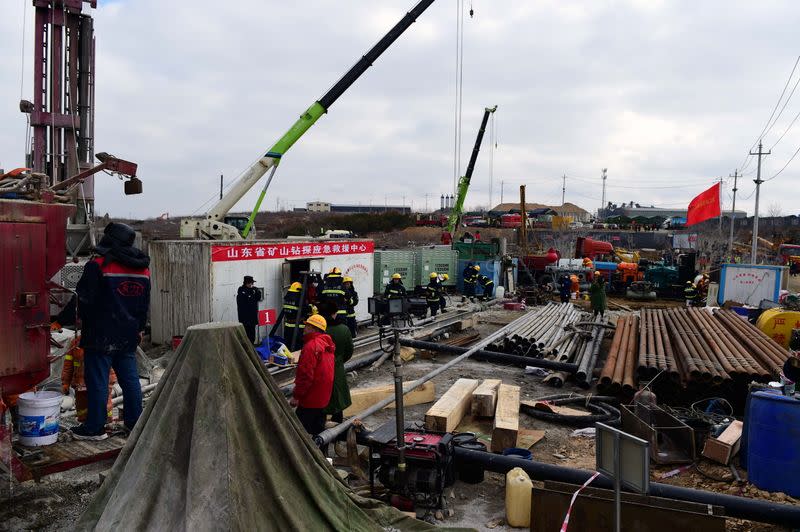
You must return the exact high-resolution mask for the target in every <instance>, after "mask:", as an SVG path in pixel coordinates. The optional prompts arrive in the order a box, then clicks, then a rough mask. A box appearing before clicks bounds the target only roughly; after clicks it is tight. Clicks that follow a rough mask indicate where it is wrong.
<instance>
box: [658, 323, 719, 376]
mask: <svg viewBox="0 0 800 532" xmlns="http://www.w3.org/2000/svg"><path fill="white" fill-rule="evenodd" d="M665 315H666V316H667V320H668V322H669V326H670V334H671V337H672V340H674V341H675V343H676V344H677V346H678V350H679V352H680V353H681V356H683V357H684V361H685V362H686V363H687V366H688V368H689V371H690V373H691V375H692V380H696V381H699V382H710V381H711V371H710V368H709V366H708V365H707V364H706V362H705V360H703V359H702V358H701V357H700V356H699V355H698V354H697V352H696V350H695V348H694V345H693V344H692V343H691V341H690V340H689V336H688V334H687V333H686V331H685V330H684V329H683V326H682V325H681V323H680V322H679V321H678V318H677V315H676V313H675V312H673V311H667V312H666V313H665Z"/></svg>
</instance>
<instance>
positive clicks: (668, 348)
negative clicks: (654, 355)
mask: <svg viewBox="0 0 800 532" xmlns="http://www.w3.org/2000/svg"><path fill="white" fill-rule="evenodd" d="M656 323H657V324H658V330H659V335H660V336H661V343H662V345H663V348H664V361H665V364H666V365H665V367H666V369H667V372H668V373H669V376H670V378H671V379H672V380H673V381H674V382H680V381H681V368H680V366H678V362H677V361H676V360H675V352H674V351H673V349H672V343H671V342H670V341H669V333H667V326H666V322H665V320H664V311H663V310H659V311H658V313H657V314H656Z"/></svg>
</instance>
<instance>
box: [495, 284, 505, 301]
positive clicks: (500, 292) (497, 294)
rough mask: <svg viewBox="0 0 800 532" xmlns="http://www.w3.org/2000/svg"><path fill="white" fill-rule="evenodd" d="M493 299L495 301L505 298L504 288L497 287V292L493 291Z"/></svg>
mask: <svg viewBox="0 0 800 532" xmlns="http://www.w3.org/2000/svg"><path fill="white" fill-rule="evenodd" d="M494 297H496V298H497V299H503V298H504V297H506V287H505V286H498V287H497V290H495V291H494Z"/></svg>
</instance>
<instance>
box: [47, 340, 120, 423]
mask: <svg viewBox="0 0 800 532" xmlns="http://www.w3.org/2000/svg"><path fill="white" fill-rule="evenodd" d="M78 342H80V334H76V335H75V338H74V339H73V340H72V342H71V343H70V346H69V350H68V351H67V354H66V355H64V366H63V368H62V369H61V392H62V393H63V394H64V395H69V389H70V388H72V389H73V390H75V413H76V414H77V418H78V421H80V422H81V423H83V422H84V421H86V415H87V413H88V407H89V396H88V392H87V391H86V382H85V380H84V378H83V367H84V364H83V355H84V352H83V348H82V347H80V346H79V345H78ZM116 382H117V375H116V373H114V370H113V369H111V370H110V373H109V379H108V400H107V401H106V412H107V416H106V420H107V422H108V423H111V419H112V417H113V408H114V405H113V404H112V402H111V392H112V389H113V388H114V384H116Z"/></svg>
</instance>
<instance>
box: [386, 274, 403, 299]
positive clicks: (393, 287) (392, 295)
mask: <svg viewBox="0 0 800 532" xmlns="http://www.w3.org/2000/svg"><path fill="white" fill-rule="evenodd" d="M383 296H384V297H388V298H389V299H396V298H400V297H405V296H406V287H405V286H403V278H402V277H401V276H400V274H399V273H393V274H392V280H391V281H389V284H387V285H386V289H385V290H384V291H383Z"/></svg>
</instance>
